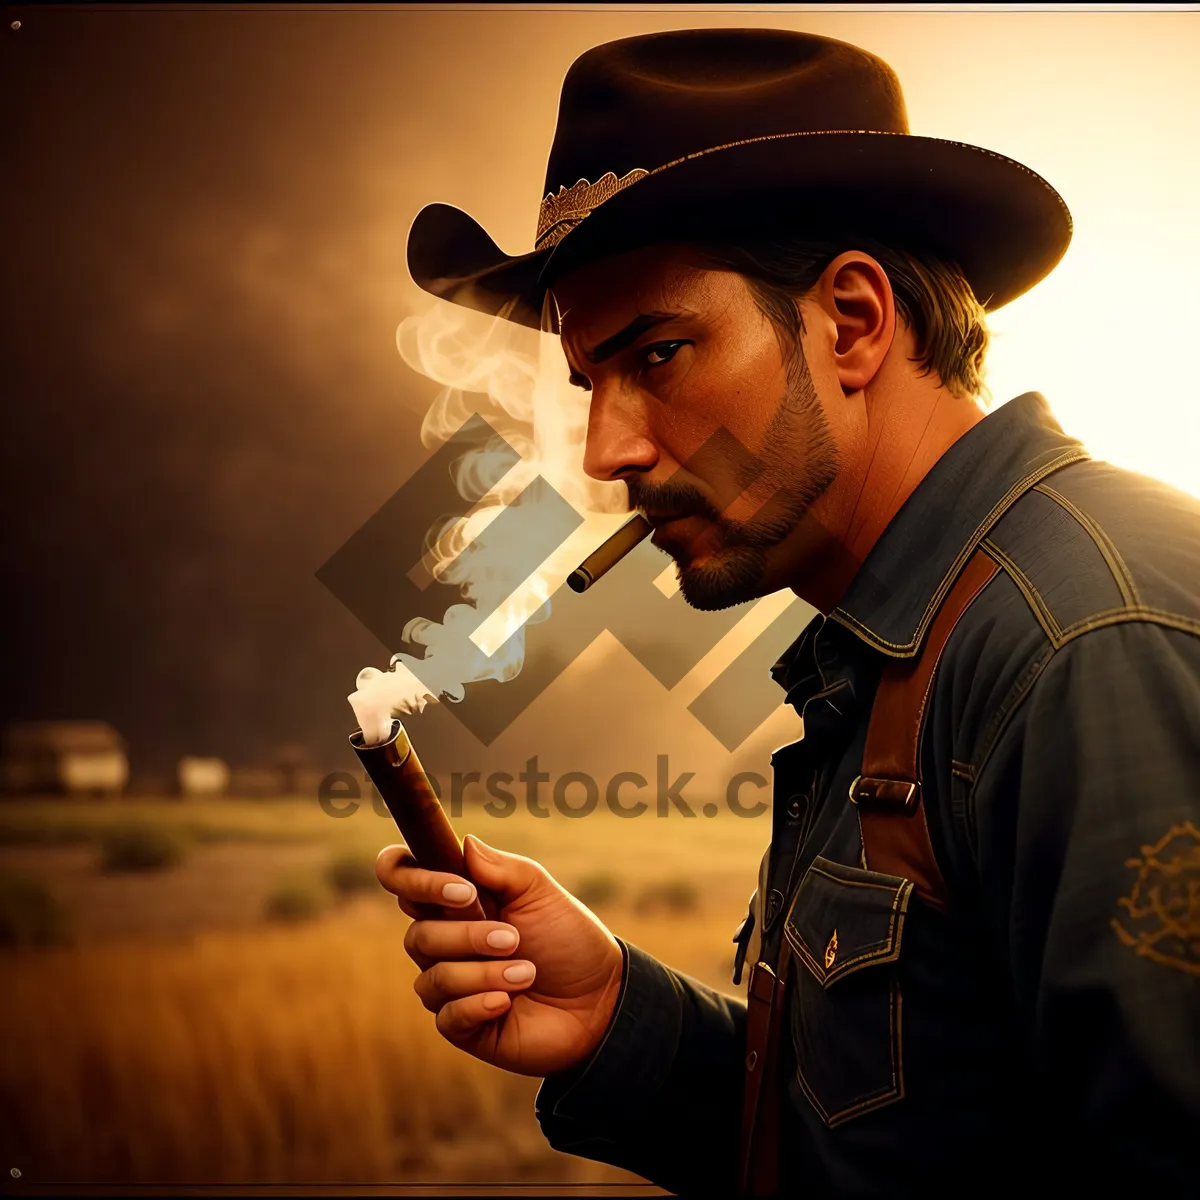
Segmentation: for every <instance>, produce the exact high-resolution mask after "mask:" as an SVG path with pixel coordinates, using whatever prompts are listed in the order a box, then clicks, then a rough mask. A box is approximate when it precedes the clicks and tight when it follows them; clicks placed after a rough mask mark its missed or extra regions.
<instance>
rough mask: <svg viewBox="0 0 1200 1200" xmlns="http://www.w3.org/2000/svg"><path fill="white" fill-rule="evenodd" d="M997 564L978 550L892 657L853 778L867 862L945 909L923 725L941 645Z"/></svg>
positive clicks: (876, 695) (854, 797)
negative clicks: (902, 654)
mask: <svg viewBox="0 0 1200 1200" xmlns="http://www.w3.org/2000/svg"><path fill="white" fill-rule="evenodd" d="M996 571H997V566H996V564H995V563H994V562H993V561H992V560H991V559H990V558H988V557H987V555H985V554H984V553H983V551H981V550H977V551H976V552H975V554H974V555H973V556H972V557H971V559H970V560H969V561H968V563H967V565H966V567H964V568H963V571H962V574H960V575H959V577H958V579H957V580H956V581H955V584H954V586H953V587H952V588H951V589H950V591H949V593H948V594H947V596H946V598H945V599H944V600H943V601H942V604H941V607H940V608H939V609H938V611H937V615H936V616H935V617H934V619H933V622H932V624H931V625H930V627H929V632H928V634H927V635H926V638H925V643H924V645H923V646H922V647H921V649H920V650H919V651H918V652H917V654H916V656H915V657H913V658H907V659H891V660H889V662H888V663H887V665H886V666H885V667H884V669H883V675H882V676H881V678H880V680H879V688H878V690H877V691H876V693H875V702H874V704H873V706H872V708H871V720H870V724H869V725H868V726H867V742H866V747H865V749H864V750H863V764H862V774H861V775H860V776H859V777H858V778H857V779H856V780H855V781H854V782H853V783H852V784H851V785H850V799H851V800H852V801H854V803H855V804H857V805H858V820H859V827H860V829H861V830H862V843H863V857H864V860H865V863H866V867H867V869H868V870H870V871H879V872H881V873H883V874H885V875H900V876H903V877H904V878H906V879H911V880H912V881H913V885H914V888H915V890H916V892H917V894H918V895H919V896H921V897H922V898H923V899H924V900H926V901H927V902H928V903H929V904H932V905H933V906H934V907H935V908H940V909H945V908H946V906H947V903H948V897H947V893H946V883H945V880H944V879H943V878H942V873H941V870H940V869H939V867H938V865H937V859H935V858H934V855H933V846H932V844H931V843H930V840H929V826H928V823H927V822H926V820H925V805H924V801H923V798H922V795H921V775H920V746H921V729H922V725H923V723H924V718H925V705H926V702H927V701H928V699H929V694H930V689H931V688H932V685H933V676H934V672H935V671H936V670H937V665H938V662H939V661H940V659H941V657H942V651H943V650H944V649H945V648H946V643H947V642H948V641H949V640H950V635H951V633H953V632H954V628H955V626H956V625H957V624H958V622H959V619H960V618H961V617H962V615H963V613H965V612H966V611H967V609H968V608H969V607H970V605H971V602H972V601H973V600H974V599H975V597H976V596H978V595H979V593H980V592H981V591H983V589H984V588H985V587H986V586H987V584H988V583H989V582H990V581H991V579H992V577H993V576H994V575H995V574H996Z"/></svg>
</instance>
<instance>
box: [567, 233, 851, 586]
mask: <svg viewBox="0 0 1200 1200" xmlns="http://www.w3.org/2000/svg"><path fill="white" fill-rule="evenodd" d="M554 299H555V301H556V303H557V304H558V307H559V311H560V314H561V319H562V341H563V348H564V350H565V352H566V356H567V361H568V364H569V366H570V370H571V380H572V382H573V383H575V384H577V385H579V386H581V387H585V388H587V389H589V390H590V392H591V407H590V413H589V419H588V435H587V448H586V452H585V456H584V469H585V470H586V471H587V473H588V474H589V475H591V476H592V477H593V478H595V479H603V480H618V479H619V480H623V481H624V482H625V483H626V484H627V485H628V487H629V497H630V501H631V503H632V504H633V505H634V507H636V508H640V509H641V510H642V511H643V512H644V513H645V514H646V516H647V517H648V518H649V519H650V521H651V522H652V524H653V525H654V534H653V539H652V540H653V541H654V543H655V545H657V546H659V547H660V548H661V549H663V550H665V551H666V552H667V553H668V554H670V555H671V556H672V558H674V559H675V562H676V564H677V565H678V568H679V581H680V588H681V590H682V592H683V594H684V598H685V599H686V600H687V601H688V603H689V604H692V605H693V606H694V607H696V608H702V609H719V608H727V607H729V606H730V605H733V604H739V603H741V602H743V601H745V600H750V599H753V598H755V597H757V596H762V595H766V594H767V593H769V592H772V591H776V590H778V589H779V588H781V587H784V586H787V584H788V583H789V582H790V578H789V576H790V574H791V573H793V572H794V570H795V566H796V563H795V562H794V561H791V560H792V559H793V558H794V550H793V549H792V548H791V546H792V543H794V542H795V541H796V539H795V538H792V542H791V543H790V542H789V538H790V537H791V535H793V534H795V533H796V531H797V530H798V528H799V526H800V525H801V522H802V520H803V519H804V517H805V516H806V514H807V513H808V510H809V508H810V506H811V505H812V503H813V501H814V500H816V499H817V497H818V496H820V495H821V494H822V493H823V492H824V491H825V490H826V489H827V488H828V487H829V485H830V484H831V483H832V482H833V480H834V479H835V478H836V477H837V473H838V454H837V445H836V441H835V438H834V436H833V434H832V433H831V430H830V426H829V422H828V421H827V419H826V415H825V412H824V410H823V407H822V402H821V400H820V399H819V397H818V393H817V388H816V386H815V385H814V381H813V377H812V373H811V372H810V370H809V364H808V363H807V361H806V360H805V357H804V355H803V352H802V349H801V347H800V345H799V344H796V345H794V346H791V345H788V346H786V347H781V345H780V338H779V335H778V334H777V332H776V329H775V327H774V326H773V325H772V324H771V322H770V321H769V320H768V319H767V317H766V316H765V315H764V314H763V312H762V311H761V310H760V308H759V307H758V305H757V304H756V302H755V299H754V296H753V295H752V293H751V291H750V289H749V287H748V286H747V284H746V281H745V280H744V279H743V278H742V277H741V276H739V275H737V274H734V273H732V272H729V271H720V270H714V269H711V268H707V267H705V266H704V265H703V261H702V260H701V259H700V257H699V256H698V255H697V254H696V253H695V252H694V251H692V250H690V249H689V248H687V247H681V246H673V247H652V248H650V249H645V250H637V251H633V252H631V253H629V254H625V255H622V256H620V257H618V258H612V259H607V260H605V261H603V262H601V263H596V264H592V265H589V266H587V267H584V268H582V269H580V270H578V271H576V272H574V273H572V274H571V275H569V276H568V277H567V278H566V279H565V280H564V281H562V282H560V283H559V284H558V285H556V286H555V288H554ZM801 540H802V539H801Z"/></svg>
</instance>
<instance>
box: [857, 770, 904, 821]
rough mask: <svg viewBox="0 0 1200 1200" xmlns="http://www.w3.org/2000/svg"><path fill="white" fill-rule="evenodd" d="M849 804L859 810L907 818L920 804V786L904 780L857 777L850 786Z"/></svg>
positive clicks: (866, 776)
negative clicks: (900, 814) (901, 814)
mask: <svg viewBox="0 0 1200 1200" xmlns="http://www.w3.org/2000/svg"><path fill="white" fill-rule="evenodd" d="M850 802H851V803H852V804H857V805H859V806H860V807H861V808H870V809H874V810H877V811H882V812H894V813H904V814H905V815H906V816H907V815H908V814H910V813H914V812H916V811H917V806H918V805H919V804H920V802H921V785H920V784H919V783H912V782H910V781H909V780H906V779H879V778H876V777H875V776H871V775H865V776H864V775H859V776H858V777H857V778H856V779H855V780H854V782H853V783H852V784H851V785H850Z"/></svg>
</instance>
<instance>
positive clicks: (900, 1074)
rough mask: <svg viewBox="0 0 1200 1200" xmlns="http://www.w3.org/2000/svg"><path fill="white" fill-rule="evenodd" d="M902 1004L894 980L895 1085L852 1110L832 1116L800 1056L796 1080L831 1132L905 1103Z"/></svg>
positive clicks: (891, 1050)
mask: <svg viewBox="0 0 1200 1200" xmlns="http://www.w3.org/2000/svg"><path fill="white" fill-rule="evenodd" d="M902 1000H903V998H902V996H901V994H900V988H899V986H898V985H897V983H896V981H895V980H894V979H893V980H890V981H889V992H888V1060H889V1063H890V1066H891V1073H892V1082H891V1085H890V1086H889V1087H886V1088H881V1089H880V1090H879V1091H878V1092H875V1093H873V1094H872V1095H870V1096H866V1097H865V1098H863V1099H862V1100H858V1101H856V1102H855V1103H854V1104H852V1105H850V1107H849V1108H843V1109H840V1110H839V1111H838V1112H836V1113H834V1114H833V1115H832V1116H830V1115H829V1114H828V1113H827V1112H826V1111H825V1108H824V1106H823V1105H822V1104H821V1102H820V1101H819V1100H818V1099H817V1098H816V1096H815V1094H814V1093H813V1091H812V1089H811V1088H810V1087H809V1086H808V1080H807V1079H805V1077H804V1072H803V1069H802V1068H801V1066H800V1056H799V1054H797V1055H796V1076H797V1079H798V1081H799V1083H800V1087H801V1089H802V1090H803V1092H804V1094H805V1095H806V1096H807V1097H808V1099H809V1100H810V1102H811V1103H812V1105H813V1107H814V1108H816V1110H817V1112H819V1113H820V1114H821V1120H823V1121H824V1122H825V1124H826V1126H827V1127H828V1128H830V1129H832V1128H834V1126H836V1125H840V1124H842V1122H843V1121H848V1120H850V1118H851V1117H856V1116H862V1115H863V1114H864V1113H868V1112H871V1111H872V1110H873V1109H876V1108H881V1107H883V1105H885V1104H890V1103H892V1102H893V1101H895V1100H901V1099H903V1097H904V1051H903V1038H902V1037H901V1036H900V1028H901V1004H902Z"/></svg>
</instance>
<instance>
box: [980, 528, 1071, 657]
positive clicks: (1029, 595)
mask: <svg viewBox="0 0 1200 1200" xmlns="http://www.w3.org/2000/svg"><path fill="white" fill-rule="evenodd" d="M981 545H982V547H983V552H984V553H985V554H986V555H987V556H988V557H989V558H992V559H994V560H995V561H996V562H998V563H999V564H1000V566H1002V567H1003V568H1004V571H1005V573H1006V574H1007V575H1008V576H1009V578H1010V579H1012V581H1013V583H1015V584H1016V585H1017V588H1018V590H1019V591H1020V593H1021V595H1023V596H1024V597H1025V599H1026V601H1027V602H1028V604H1029V607H1030V608H1031V609H1033V615H1034V616H1035V617H1037V620H1038V624H1039V625H1040V626H1041V627H1042V631H1043V632H1044V633H1045V635H1046V636H1047V637H1048V638H1049V639H1050V641H1051V644H1052V645H1053V646H1054V648H1055V649H1058V647H1059V646H1060V645H1062V629H1061V628H1060V626H1059V624H1058V622H1057V621H1056V620H1055V619H1054V614H1053V613H1052V612H1051V611H1050V610H1049V608H1047V607H1046V603H1045V601H1044V600H1043V599H1042V597H1041V594H1040V593H1039V592H1038V590H1037V588H1036V587H1034V585H1033V581H1032V580H1031V579H1030V578H1029V576H1028V575H1026V574H1025V572H1024V571H1022V570H1021V568H1020V567H1018V566H1017V564H1016V563H1015V562H1013V560H1012V559H1011V558H1009V556H1008V555H1007V554H1005V553H1004V551H1003V550H1001V549H1000V547H999V546H997V545H996V543H995V542H993V541H992V539H991V538H984V539H983V541H982V543H981Z"/></svg>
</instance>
